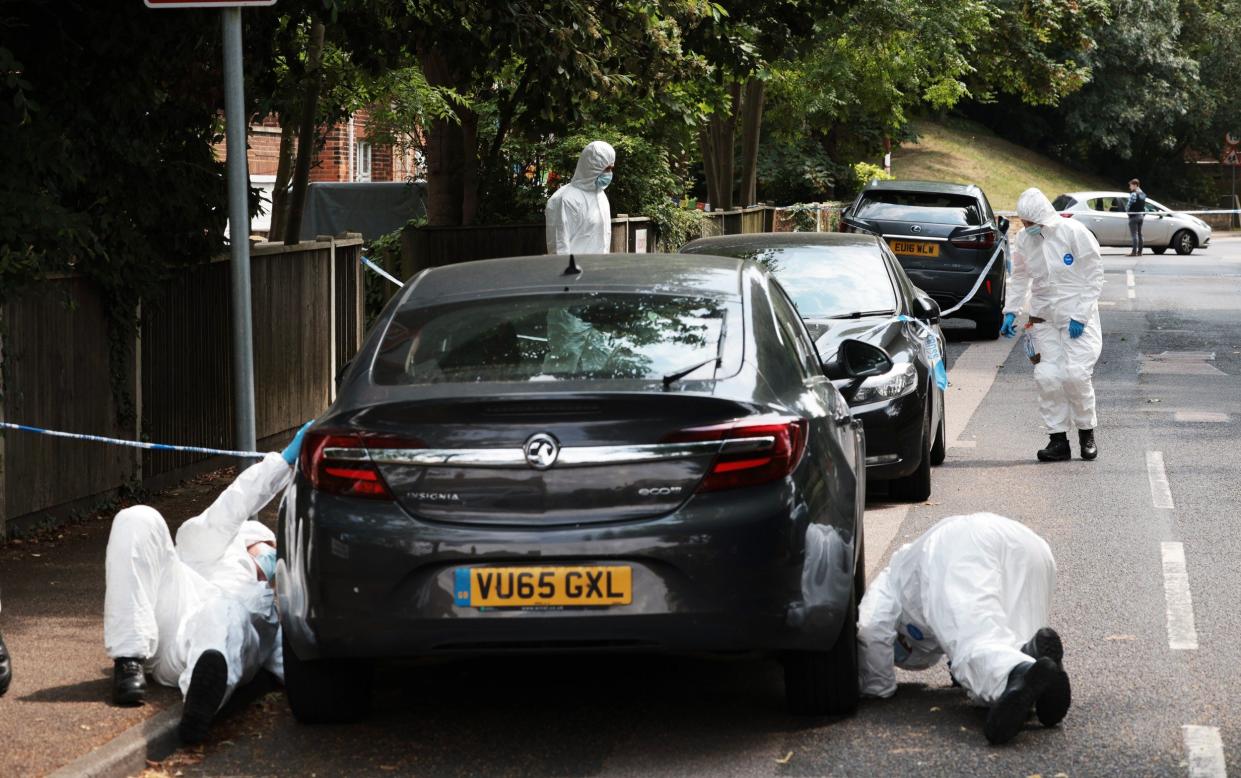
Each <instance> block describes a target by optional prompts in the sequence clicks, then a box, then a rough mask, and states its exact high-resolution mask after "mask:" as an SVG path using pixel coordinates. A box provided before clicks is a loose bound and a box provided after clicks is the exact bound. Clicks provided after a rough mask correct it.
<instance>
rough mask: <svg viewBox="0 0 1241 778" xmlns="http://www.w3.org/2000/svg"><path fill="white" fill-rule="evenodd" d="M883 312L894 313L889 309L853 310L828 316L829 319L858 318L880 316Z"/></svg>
mask: <svg viewBox="0 0 1241 778" xmlns="http://www.w3.org/2000/svg"><path fill="white" fill-rule="evenodd" d="M885 313H896V311H893V310H891V309H885V310H881V311H854V312H853V313H838V314H836V315H835V316H828V317H827V318H829V319H860V318H862V317H863V316H882V315H883V314H885Z"/></svg>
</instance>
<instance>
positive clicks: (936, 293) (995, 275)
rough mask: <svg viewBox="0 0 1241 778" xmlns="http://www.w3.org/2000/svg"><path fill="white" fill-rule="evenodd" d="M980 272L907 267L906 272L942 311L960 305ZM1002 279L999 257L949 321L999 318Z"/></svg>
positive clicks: (1001, 304)
mask: <svg viewBox="0 0 1241 778" xmlns="http://www.w3.org/2000/svg"><path fill="white" fill-rule="evenodd" d="M981 270H982V267H979V268H977V269H975V270H969V271H960V272H958V271H951V270H919V269H916V268H915V269H909V268H906V269H905V273H906V275H908V276H909V280H911V281H913V283H914V285H915V286H917V287H918V288H919V289H921V290H922V291H924V292H926V293H927V294H929V295H930V296H931V299H933V300H935V302H936V303H938V304H939V307H940V309H941V310H948V309H949V308H952V307H953V306H955V305H957V303H959V302H961V300H962V299H964V298H965V296H966V295H967V294H969V292H970V290H971V289H973V288H974V283H975V282H976V281H977V280H978V273H979V272H980V271H981ZM1005 278H1006V276H1005V268H1004V257H1003V255H1001V256H999V257H997V258H996V260H995V264H993V265H992V266H991V270H990V271H989V272H988V273H987V277H986V278H985V279H984V280H983V283H982V285H981V286H979V288H978V292H977V293H976V294H975V295H974V296H973V297H972V298H970V300H969V302H967V303H966V304H965V305H963V306H961V309H960V310H959V311H957V312H956V313H954V314H951V316H949V317H948V318H965V319H970V318H982V317H988V316H998V315H999V313H1000V312H1001V311H1002V310H1003V309H1004V289H1005Z"/></svg>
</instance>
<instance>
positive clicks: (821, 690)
mask: <svg viewBox="0 0 1241 778" xmlns="http://www.w3.org/2000/svg"><path fill="white" fill-rule="evenodd" d="M859 564H860V562H859ZM848 603H849V605H848V608H847V610H846V611H845V618H844V623H843V624H842V625H841V626H840V634H839V635H837V636H836V643H835V645H833V646H832V648H831V650H829V651H790V652H788V653H787V654H785V655H784V657H783V660H784V662H783V663H784V697H785V701H786V702H787V704H788V709H789V712H790V713H792V714H794V715H798V716H849V715H852V714H853V713H854V712H855V711H856V710H857V705H858V698H859V697H860V696H861V690H860V688H859V686H858V653H857V611H858V609H857V600H856V599H855V593H854V592H850V593H849V600H848Z"/></svg>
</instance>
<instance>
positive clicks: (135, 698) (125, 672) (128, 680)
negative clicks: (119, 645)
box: [112, 656, 147, 705]
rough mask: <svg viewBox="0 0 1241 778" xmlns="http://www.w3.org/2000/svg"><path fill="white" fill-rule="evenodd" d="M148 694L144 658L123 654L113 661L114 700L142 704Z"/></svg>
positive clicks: (127, 703)
mask: <svg viewBox="0 0 1241 778" xmlns="http://www.w3.org/2000/svg"><path fill="white" fill-rule="evenodd" d="M146 696H147V679H146V674H145V673H144V671H143V669H142V660H141V659H135V658H134V657H128V656H123V657H121V658H120V659H117V660H116V661H115V662H113V663H112V702H114V703H116V704H117V705H141V704H142V703H143V701H144V700H146Z"/></svg>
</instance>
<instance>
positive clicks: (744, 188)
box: [738, 78, 766, 206]
mask: <svg viewBox="0 0 1241 778" xmlns="http://www.w3.org/2000/svg"><path fill="white" fill-rule="evenodd" d="M765 92H766V83H765V82H764V81H763V80H762V79H759V78H751V79H750V80H749V81H747V82H746V84H745V93H744V97H743V98H742V101H741V190H740V192H739V193H738V194H739V196H740V200H741V203H740V204H741V205H743V206H745V205H754V203H756V202H757V201H758V140H759V134H760V132H761V131H762V125H763V98H764V95H765Z"/></svg>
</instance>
